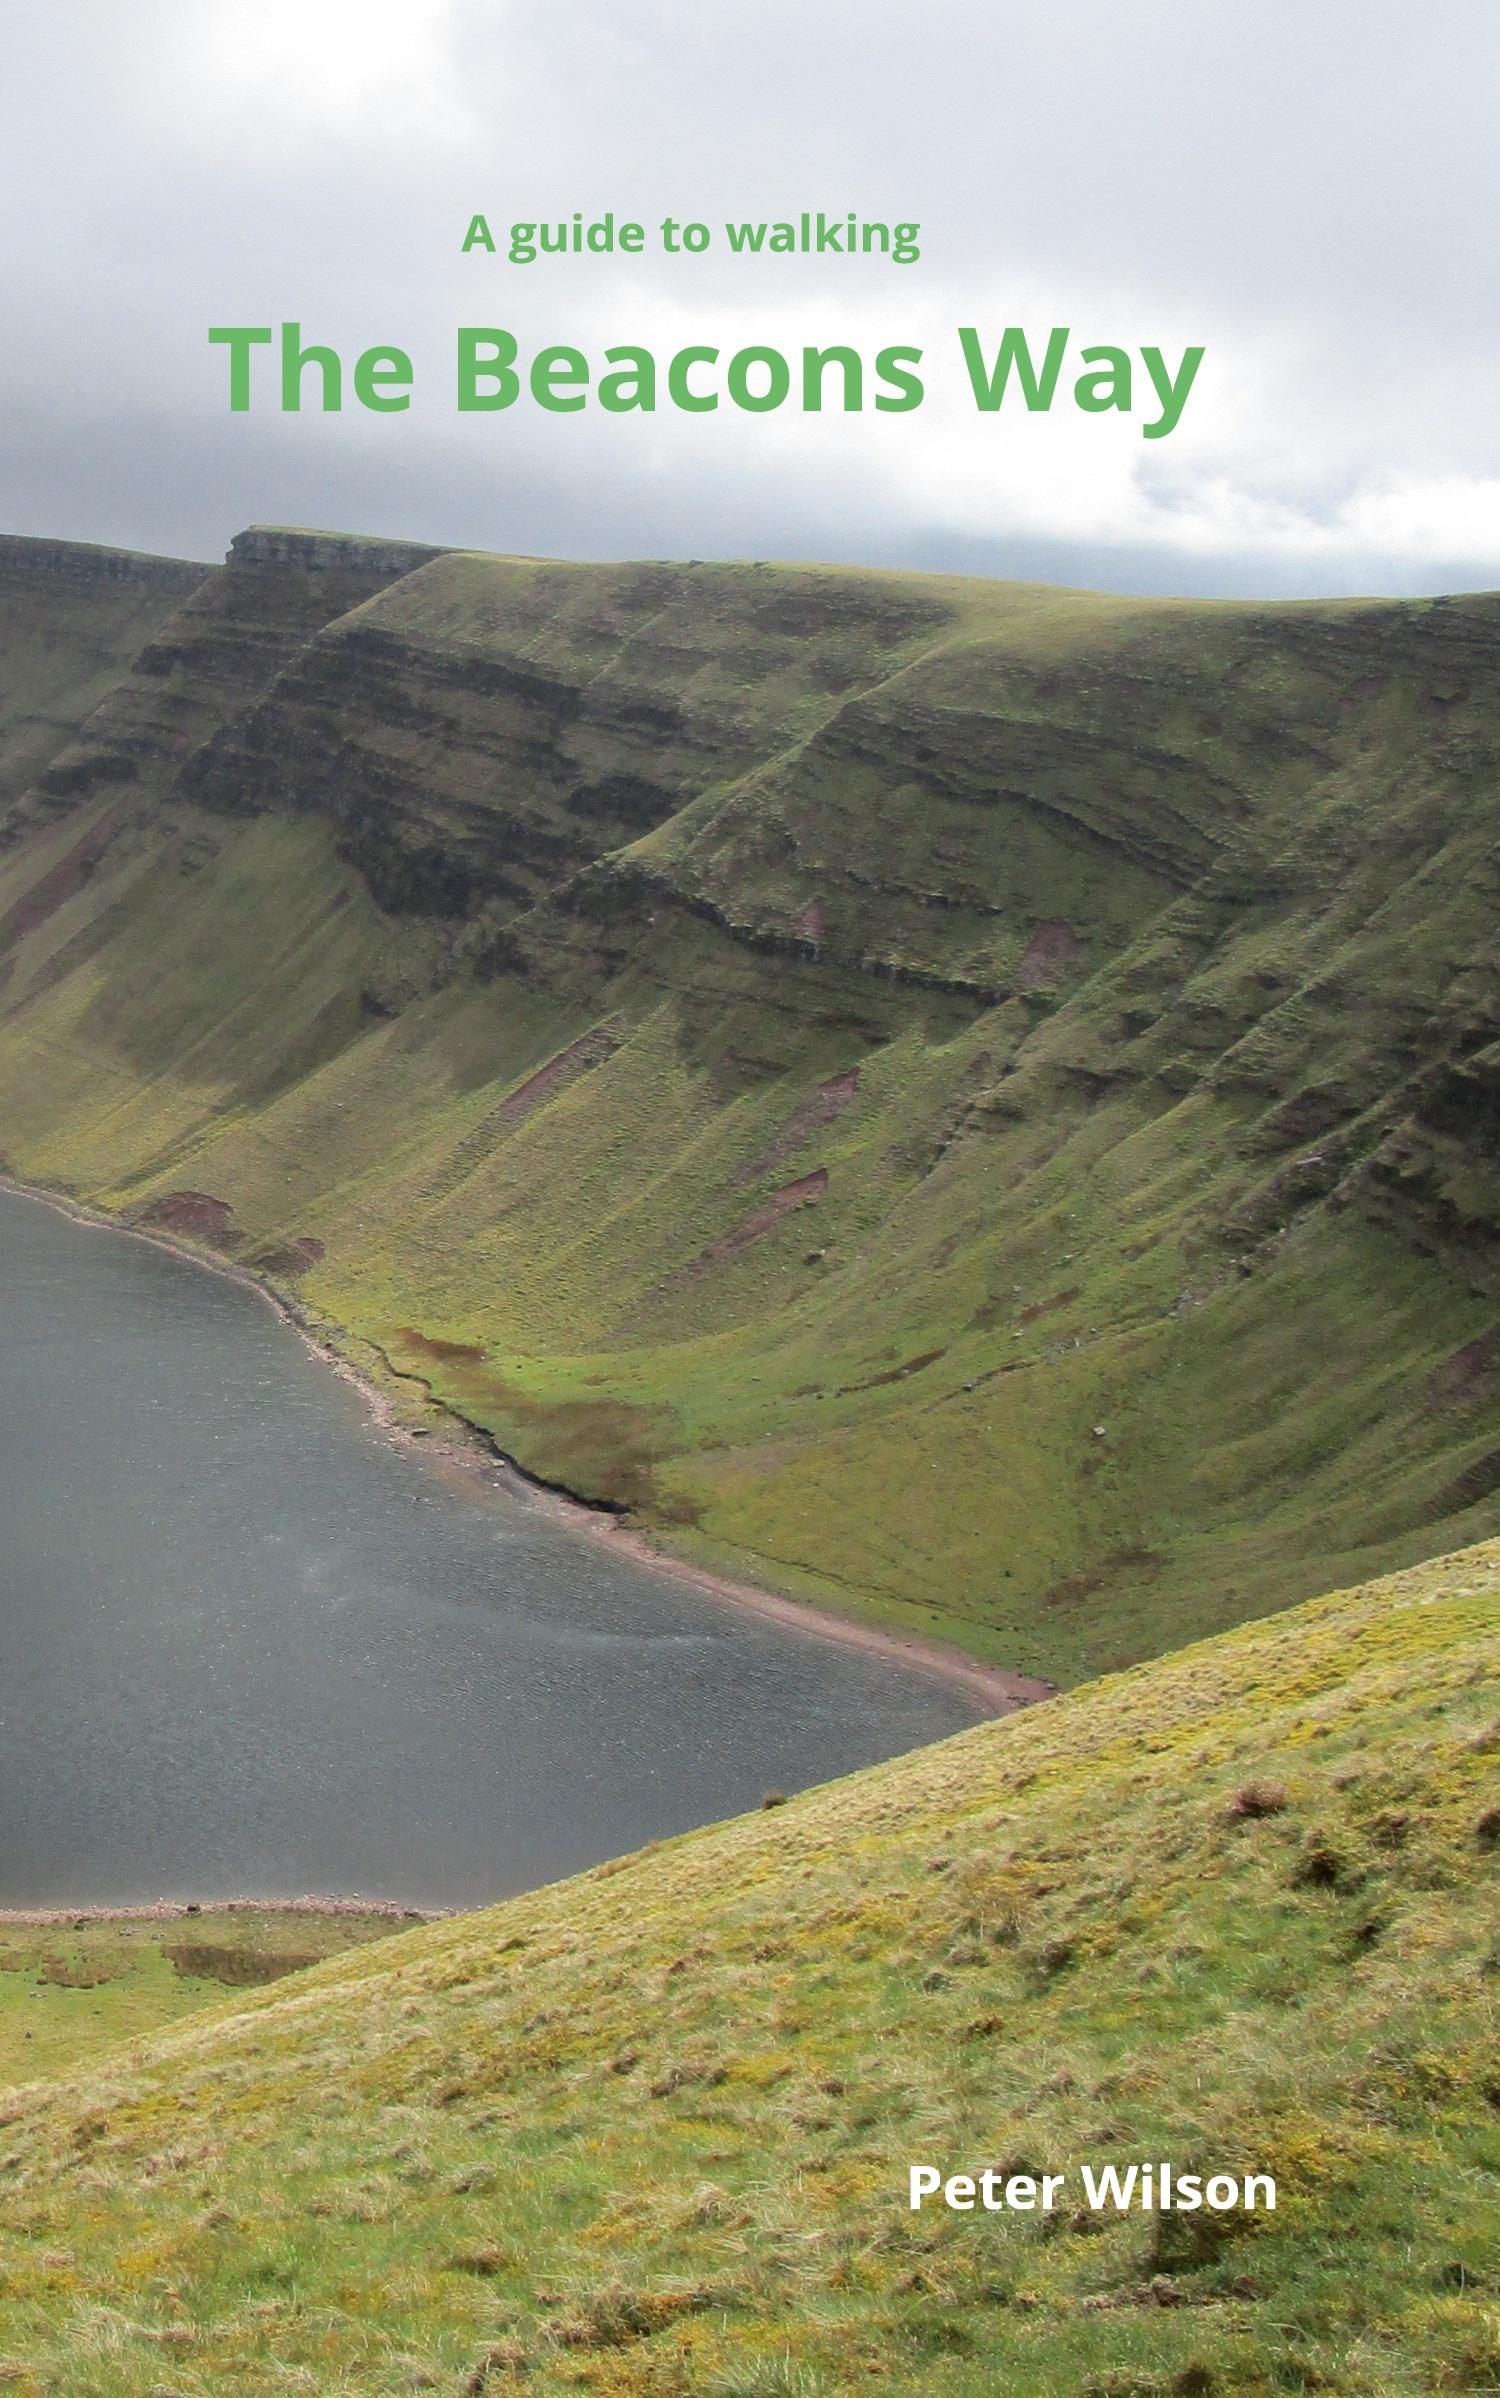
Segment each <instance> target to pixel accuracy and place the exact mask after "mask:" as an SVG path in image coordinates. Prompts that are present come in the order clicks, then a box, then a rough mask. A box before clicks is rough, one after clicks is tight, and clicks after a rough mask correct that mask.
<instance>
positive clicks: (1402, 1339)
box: [0, 529, 1500, 1680]
mask: <svg viewBox="0 0 1500 2398" xmlns="http://www.w3.org/2000/svg"><path fill="white" fill-rule="evenodd" d="M1497 660H1500V602H1497V601H1496V600H1495V599H1493V598H1491V597H1486V596H1483V595H1480V596H1473V597H1467V598H1463V599H1457V600H1452V601H1411V602H1401V603H1395V602H1341V603H1336V604H1327V605H1311V604H1310V605H1306V606H1303V605H1295V606H1290V605H1288V606H1274V607H1271V606H1267V607H1257V606H1241V605H1206V604H1204V605H1199V604H1187V603H1180V602H1167V601H1154V602H1147V601H1136V600H1124V599H1111V598H1106V597H1101V596H1098V595H1091V594H1087V593H1077V592H1058V591H1049V590H1044V589H1039V588H1034V587H1028V586H1023V585H1007V584H986V583H977V582H966V581H962V580H959V579H955V578H945V577H933V576H913V575H900V574H875V573H860V572H851V571H841V570H834V569H830V568H822V567H770V566H757V565H741V566H727V565H723V566H721V565H714V566H710V565H693V564H691V563H688V564H671V563H667V562H646V563H639V564H635V565H621V566H599V567H592V566H573V565H560V564H557V563H554V562H548V561H544V560H542V561H539V560H526V559H507V558H490V557H479V556H474V555H466V554H438V553H433V552H428V551H421V550H416V549H412V548H410V547H406V546H403V545H399V544H388V543H387V544H383V543H376V542H360V541H351V540H345V539H341V538H338V537H333V536H323V535H310V534H298V533H291V532H278V531H267V530H264V529H261V530H259V531H253V532H251V533H249V534H245V535H241V536H240V537H239V538H238V539H237V540H236V542H235V545H234V548H233V551H232V553H231V558H230V561H229V563H228V565H227V566H226V567H225V568H223V569H222V570H220V571H219V572H218V573H216V574H215V575H214V576H213V577H212V578H210V579H209V580H208V581H206V582H204V583H203V584H202V585H201V587H199V588H198V589H197V590H195V592H194V593H193V595H192V596H191V597H190V598H189V599H188V601H187V602H186V604H185V605H184V606H183V607H182V608H181V610H180V612H179V613H178V615H177V616H176V617H175V618H174V619H173V620H172V622H171V624H170V626H169V627H168V628H166V630H165V631H160V632H158V633H157V634H156V635H155V636H154V637H153V638H152V640H151V641H150V642H148V643H147V644H146V646H145V647H144V648H143V649H142V651H141V653H140V655H139V657H138V658H137V660H136V663H135V667H134V669H133V671H132V673H131V674H130V675H129V676H128V677H127V678H126V679H125V681H124V682H123V683H122V684H121V685H120V686H119V688H118V689H117V690H116V691H115V692H113V693H112V694H111V696H110V697H109V698H108V700H107V701H106V703H105V704H104V706H103V707H102V708H101V709H99V710H98V711H96V713H95V715H94V716H93V717H92V718H91V719H90V720H89V721H88V722H87V723H86V724H84V725H83V726H82V727H81V729H80V733H79V738H78V740H77V742H76V743H75V744H74V745H73V746H72V747H71V748H70V749H68V750H66V751H65V752H63V753H62V754H61V755H60V756H58V757H57V758H55V759H54V760H53V762H52V764H51V765H50V766H49V768H48V769H47V771H46V772H45V773H44V774H43V775H41V776H40V777H39V778H38V780H37V781H36V783H35V784H34V785H33V787H32V789H31V790H30V791H29V792H27V793H26V794H24V795H23V796H22V797H21V798H20V799H19V800H18V801H17V802H16V803H15V805H14V807H13V808H12V809H11V811H10V813H9V815H8V817H7V819H6V821H5V826H4V828H3V829H4V833H5V838H6V841H7V842H8V846H5V847H3V848H0V977H3V981H0V1152H3V1161H4V1163H5V1164H6V1165H8V1167H9V1169H10V1170H11V1171H12V1172H13V1173H16V1174H18V1175H21V1176H23V1177H27V1178H30V1179H32V1180H34V1181H37V1182H40V1183H45V1184H49V1185H52V1186H54V1187H61V1188H65V1189H68V1190H71V1191H73V1192H74V1193H76V1194H77V1195H79V1196H81V1197H83V1198H85V1199H87V1200H89V1201H91V1202H92V1203H94V1204H96V1205H100V1206H103V1207H106V1208H109V1209H112V1210H115V1211H117V1212H120V1213H122V1214H124V1215H126V1216H127V1217H130V1218H132V1219H134V1220H138V1221H144V1222H146V1223H150V1224H156V1225H158V1226H161V1227H164V1228H167V1229H169V1230H173V1231H175V1232H176V1233H177V1234H178V1235H179V1236H181V1237H185V1238H188V1239H195V1240H198V1241H200V1242H202V1243H205V1244H206V1245H208V1246H210V1247H211V1248H213V1249H214V1250H216V1251H218V1252H219V1253H220V1254H223V1255H227V1256H230V1257H232V1258H234V1259H235V1260H237V1261H238V1262H240V1263H242V1264H245V1265H247V1266H249V1267H250V1268H251V1269H252V1270H256V1271H260V1272H263V1273H266V1274H268V1275H269V1276H270V1277H271V1279H272V1280H274V1281H277V1282H279V1283H280V1284H282V1285H283V1286H284V1287H286V1288H288V1289H293V1288H294V1289H295V1290H296V1292H297V1293H298V1296H299V1298H300V1300H301V1302H302V1303H303V1304H305V1305H306V1306H307V1307H308V1309H309V1310H310V1311H312V1312H313V1313H314V1314H315V1315H316V1316H318V1317H319V1318H321V1319H322V1320H324V1321H325V1322H326V1323H328V1324H329V1325H330V1326H331V1327H332V1328H333V1330H334V1332H335V1335H336V1337H338V1338H339V1339H341V1340H342V1341H343V1342H344V1344H345V1345H346V1346H347V1347H350V1348H351V1349H352V1350H353V1352H354V1353H355V1354H356V1355H357V1356H359V1357H360V1358H361V1360H362V1361H363V1362H365V1363H367V1364H370V1365H372V1366H373V1367H374V1368H375V1369H376V1370H377V1371H378V1372H382V1373H384V1374H386V1375H387V1376H388V1377H393V1378H395V1379H396V1381H397V1382H398V1384H399V1386H400V1387H402V1388H404V1389H406V1390H408V1391H410V1392H412V1393H414V1394H415V1393H420V1392H422V1391H423V1390H427V1389H430V1390H431V1391H433V1392H435V1393H436V1395H437V1396H438V1397H439V1398H440V1399H442V1400H443V1401H444V1402H445V1403H446V1404H448V1405H450V1406H452V1407H455V1408H457V1409H458V1410H459V1411H460V1412H462V1413H463V1414H465V1415H466V1416H468V1417H469V1418H471V1419H472V1420H473V1421H474V1422H476V1423H477V1424H479V1425H481V1426H482V1427H484V1428H485V1429H486V1430H487V1431H488V1432H490V1433H491V1434H492V1435H493V1436H494V1437H495V1438H496V1439H497V1440H498V1441H499V1443H500V1444H501V1446H502V1447H504V1448H505V1449H506V1450H508V1451H509V1452H511V1453H513V1454H515V1455H517V1456H518V1457H519V1458H520V1459H521V1460H522V1461H523V1462H524V1463H525V1464H526V1465H527V1466H529V1467H530V1468H532V1469H533V1470H534V1471H536V1472H537V1473H539V1474H541V1475H543V1476H545V1477H547V1478H549V1479H552V1480H554V1481H557V1482H559V1483H562V1484H564V1485H566V1486H567V1487H569V1488H571V1489H574V1490H577V1491H579V1492H581V1493H582V1494H583V1495H585V1496H587V1497H590V1498H594V1499H598V1500H601V1501H603V1502H604V1503H606V1504H609V1505H613V1506H615V1507H618V1508H622V1509H625V1510H627V1511H629V1512H630V1513H632V1514H633V1515H634V1516H635V1517H636V1518H638V1519H639V1520H640V1521H642V1522H644V1523H645V1524H647V1525H648V1526H649V1527H650V1528H652V1529H653V1530H654V1531H655V1532H656V1533H657V1534H658V1535H659V1536H660V1537H663V1538H667V1539H670V1540H672V1541H674V1542H676V1543H677V1544H679V1545H681V1546H683V1547H684V1548H686V1549H688V1550H689V1551H690V1552H691V1553H693V1554H694V1555H696V1556H698V1557H699V1558H704V1559H707V1560H710V1561H712V1562H721V1561H722V1562H729V1563H731V1564H734V1565H736V1566H739V1567H742V1568H745V1567H748V1569H749V1570H750V1571H752V1572H754V1573H756V1574H759V1575H761V1576H762V1577H763V1578H766V1579H769V1580H771V1581H772V1582H774V1583H776V1584H778V1585H780V1586H782V1587H786V1588H790V1589H792V1590H793V1591H796V1592H799V1593H805V1594H808V1595H812V1596H814V1597H818V1598H821V1599H824V1600H829V1601H832V1602H833V1603H834V1604H838V1605H845V1606H850V1607H856V1608H862V1609H865V1610H867V1611H872V1612H874V1613H876V1614H877V1615H881V1616H883V1617H884V1618H886V1619H887V1620H890V1621H893V1622H897V1623H900V1624H902V1625H905V1626H914V1627H916V1628H918V1629H924V1630H935V1631H939V1632H942V1633H945V1634H947V1635H948V1636H949V1637H951V1638H953V1639H955V1640H958V1641H959V1642H961V1643H963V1644H964V1645H966V1646H967V1647H969V1648H970V1649H972V1650H973V1651H975V1652H976V1653H977V1654H979V1655H981V1656H984V1657H988V1658H990V1659H993V1660H996V1661H998V1662H1000V1663H1003V1664H1006V1665H1009V1666H1013V1667H1016V1668H1019V1669H1022V1670H1025V1671H1030V1672H1033V1673H1037V1674H1042V1675H1046V1676H1048V1677H1050V1678H1053V1679H1061V1680H1069V1679H1073V1678H1076V1677H1077V1676H1079V1675H1081V1674H1084V1673H1089V1672H1097V1671H1099V1670H1102V1669H1106V1668H1110V1667H1113V1666H1117V1665H1119V1664H1121V1663H1125V1662H1128V1661H1129V1660H1131V1659H1133V1658H1136V1657H1139V1656H1142V1655H1145V1654H1149V1653H1152V1652H1154V1651H1157V1650H1160V1649H1161V1648H1163V1647H1166V1646H1170V1645H1172V1644H1173V1643H1174V1642H1177V1641H1180V1640H1181V1639H1183V1638H1185V1637H1188V1636H1190V1635H1192V1634H1194V1633H1198V1632H1203V1631H1208V1630H1213V1629H1215V1628H1218V1627H1220V1626H1223V1625H1226V1624H1229V1623H1231V1622H1234V1621H1237V1620H1240V1619H1241V1618H1243V1617H1245V1616H1246V1615H1249V1614H1252V1613H1254V1612H1256V1611H1257V1610H1264V1609H1266V1608H1270V1607H1274V1606H1277V1605H1280V1604H1282V1603H1284V1602H1285V1601H1286V1600H1287V1599H1288V1598H1291V1597H1297V1596H1303V1595H1306V1594H1308V1593H1309V1592H1311V1591H1313V1590H1316V1589H1318V1588H1326V1587H1329V1586H1331V1585H1332V1584H1333V1583H1335V1582H1347V1581H1351V1580H1354V1579H1357V1578H1359V1577H1360V1576H1362V1575H1367V1574H1369V1573H1373V1572H1376V1571H1379V1570H1384V1569H1385V1568H1387V1567H1390V1566H1392V1565H1399V1564H1403V1563H1409V1562H1412V1561H1414V1560H1416V1559H1417V1558H1419V1557H1422V1556H1425V1555H1428V1554H1430V1553H1431V1552H1432V1551H1433V1550H1434V1549H1436V1548H1438V1547H1441V1546H1452V1545H1455V1544H1456V1543H1458V1542H1460V1541H1466V1540H1472V1539H1475V1538H1478V1537H1480V1536H1483V1535H1485V1534H1488V1533H1490V1532H1493V1531H1494V1530H1495V1529H1496V1528H1497V1526H1500V1302H1497V1296H1496V1286H1497V1267H1500V1209H1497V1203H1496V1196H1495V1194H1496V1191H1497V1188H1500V1183H1497V1179H1496V1167H1497V1164H1500V983H1497V978H1496V973H1495V963H1494V960H1495V942H1496V934H1497V930H1500V880H1497V858H1500V799H1497V795H1500V702H1497V699H1496V692H1497V690H1500V683H1497V678H1496V671H1495V670H1496V664H1497Z"/></svg>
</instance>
